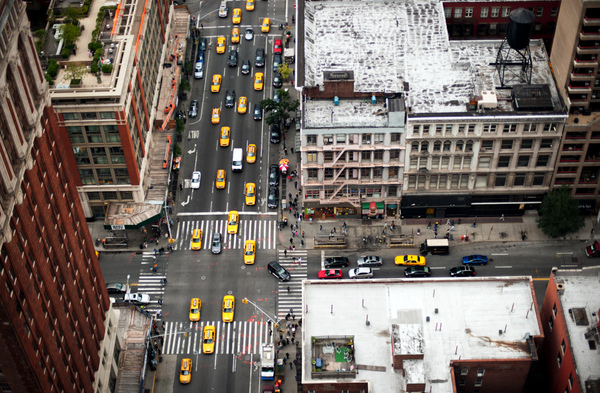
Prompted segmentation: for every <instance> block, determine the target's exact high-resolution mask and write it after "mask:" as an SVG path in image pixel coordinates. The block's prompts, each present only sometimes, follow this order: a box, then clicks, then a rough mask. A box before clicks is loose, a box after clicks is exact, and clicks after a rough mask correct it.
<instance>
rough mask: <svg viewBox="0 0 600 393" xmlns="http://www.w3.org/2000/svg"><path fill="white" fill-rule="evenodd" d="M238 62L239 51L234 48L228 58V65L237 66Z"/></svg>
mask: <svg viewBox="0 0 600 393" xmlns="http://www.w3.org/2000/svg"><path fill="white" fill-rule="evenodd" d="M237 64H238V51H237V50H235V49H233V50H230V51H229V58H228V59H227V65H228V66H229V67H237Z"/></svg>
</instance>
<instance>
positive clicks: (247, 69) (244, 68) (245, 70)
mask: <svg viewBox="0 0 600 393" xmlns="http://www.w3.org/2000/svg"><path fill="white" fill-rule="evenodd" d="M250 71H251V70H250V60H243V61H242V74H244V75H248V74H249V73H250Z"/></svg>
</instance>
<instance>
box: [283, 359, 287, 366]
mask: <svg viewBox="0 0 600 393" xmlns="http://www.w3.org/2000/svg"><path fill="white" fill-rule="evenodd" d="M286 362H287V359H286V358H283V365H284V366H285V363H286Z"/></svg>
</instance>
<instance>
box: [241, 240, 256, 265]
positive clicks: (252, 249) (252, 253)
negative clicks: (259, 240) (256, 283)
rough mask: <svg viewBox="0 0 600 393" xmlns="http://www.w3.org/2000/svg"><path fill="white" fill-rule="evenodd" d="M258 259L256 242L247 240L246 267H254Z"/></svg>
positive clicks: (245, 250) (245, 249)
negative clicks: (255, 260)
mask: <svg viewBox="0 0 600 393" xmlns="http://www.w3.org/2000/svg"><path fill="white" fill-rule="evenodd" d="M255 257H256V242H255V241H254V240H246V242H245V243H244V263H245V264H246V265H254V258H255Z"/></svg>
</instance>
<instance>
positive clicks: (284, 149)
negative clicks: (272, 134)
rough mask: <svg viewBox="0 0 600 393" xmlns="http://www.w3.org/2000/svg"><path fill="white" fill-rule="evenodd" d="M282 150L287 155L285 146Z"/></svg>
mask: <svg viewBox="0 0 600 393" xmlns="http://www.w3.org/2000/svg"><path fill="white" fill-rule="evenodd" d="M283 152H284V153H285V155H286V156H287V147H284V148H283ZM290 180H291V176H290Z"/></svg>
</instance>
